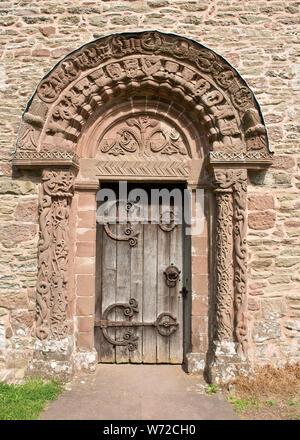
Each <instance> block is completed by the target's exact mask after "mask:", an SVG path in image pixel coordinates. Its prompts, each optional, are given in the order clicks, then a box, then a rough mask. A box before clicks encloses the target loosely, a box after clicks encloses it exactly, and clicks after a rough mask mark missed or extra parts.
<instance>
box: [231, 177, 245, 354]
mask: <svg viewBox="0 0 300 440" xmlns="http://www.w3.org/2000/svg"><path fill="white" fill-rule="evenodd" d="M233 211H234V214H233V221H234V223H233V237H234V308H235V336H236V339H237V341H238V343H239V345H238V354H240V355H241V354H244V355H246V353H247V345H248V344H247V315H246V312H247V238H246V237H247V171H246V170H243V172H241V173H240V174H239V175H238V176H237V180H236V182H235V184H234V185H233Z"/></svg>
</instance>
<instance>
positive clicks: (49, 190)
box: [36, 169, 74, 339]
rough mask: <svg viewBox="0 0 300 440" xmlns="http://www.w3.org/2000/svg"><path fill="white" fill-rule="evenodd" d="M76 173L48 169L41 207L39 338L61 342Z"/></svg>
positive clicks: (65, 306) (65, 321) (38, 303)
mask: <svg viewBox="0 0 300 440" xmlns="http://www.w3.org/2000/svg"><path fill="white" fill-rule="evenodd" d="M73 193H74V173H73V171H72V170H64V169H44V171H43V174H42V195H41V200H40V206H39V213H40V217H39V224H40V239H39V242H38V251H39V256H38V280H37V317H36V335H37V337H38V338H40V339H45V338H47V337H48V336H50V335H51V336H53V337H54V338H57V339H61V338H64V337H65V336H66V335H67V333H68V324H67V283H68V254H69V231H68V229H69V210H70V203H71V199H72V197H73Z"/></svg>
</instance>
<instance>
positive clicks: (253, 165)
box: [208, 151, 273, 169]
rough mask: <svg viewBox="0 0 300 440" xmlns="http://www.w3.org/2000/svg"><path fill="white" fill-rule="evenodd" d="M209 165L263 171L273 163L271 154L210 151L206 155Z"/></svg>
mask: <svg viewBox="0 0 300 440" xmlns="http://www.w3.org/2000/svg"><path fill="white" fill-rule="evenodd" d="M208 158H209V164H210V165H212V166H213V167H218V166H221V167H224V166H237V167H244V168H247V169H263V168H266V167H269V166H270V165H272V163H273V154H272V153H266V152H259V151H247V152H239V153H235V152H225V151H211V152H209V155H208Z"/></svg>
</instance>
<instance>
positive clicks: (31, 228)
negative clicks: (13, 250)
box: [0, 224, 37, 242]
mask: <svg viewBox="0 0 300 440" xmlns="http://www.w3.org/2000/svg"><path fill="white" fill-rule="evenodd" d="M36 229H37V228H36V225H26V226H25V225H21V224H16V225H13V224H9V225H4V224H2V225H0V240H9V241H14V242H16V241H17V242H22V241H28V240H32V239H33V238H34V236H35V234H36Z"/></svg>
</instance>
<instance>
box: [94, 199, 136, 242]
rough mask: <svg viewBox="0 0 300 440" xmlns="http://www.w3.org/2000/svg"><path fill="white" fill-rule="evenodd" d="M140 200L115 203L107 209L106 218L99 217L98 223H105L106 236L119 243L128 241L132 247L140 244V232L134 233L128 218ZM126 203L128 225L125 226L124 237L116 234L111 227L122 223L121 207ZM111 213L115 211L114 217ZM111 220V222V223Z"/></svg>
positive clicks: (117, 201)
mask: <svg viewBox="0 0 300 440" xmlns="http://www.w3.org/2000/svg"><path fill="white" fill-rule="evenodd" d="M137 201H138V200H136V201H135V202H124V201H123V202H122V201H121V200H116V201H115V202H113V203H112V204H111V205H110V207H109V208H107V209H106V210H105V213H104V214H105V216H104V217H103V218H99V217H97V222H98V223H103V225H104V230H105V232H106V234H107V235H108V236H109V237H110V238H112V239H113V240H117V241H128V243H129V245H130V246H135V245H136V244H137V242H138V236H139V232H134V229H133V227H132V225H131V222H130V219H129V218H128V216H127V213H129V211H131V210H132V209H133V207H134V204H135V203H136V202H137ZM124 203H125V205H126V206H125V212H126V224H125V225H124V235H117V234H114V233H113V232H112V231H111V229H110V227H109V225H110V223H111V222H112V223H114V224H116V225H117V224H118V222H119V221H120V219H121V218H122V215H121V216H119V211H120V209H122V207H121V206H120V205H122V204H124ZM111 211H113V215H111ZM110 220H111V222H110ZM123 220H124V219H123Z"/></svg>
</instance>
